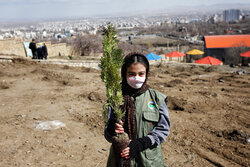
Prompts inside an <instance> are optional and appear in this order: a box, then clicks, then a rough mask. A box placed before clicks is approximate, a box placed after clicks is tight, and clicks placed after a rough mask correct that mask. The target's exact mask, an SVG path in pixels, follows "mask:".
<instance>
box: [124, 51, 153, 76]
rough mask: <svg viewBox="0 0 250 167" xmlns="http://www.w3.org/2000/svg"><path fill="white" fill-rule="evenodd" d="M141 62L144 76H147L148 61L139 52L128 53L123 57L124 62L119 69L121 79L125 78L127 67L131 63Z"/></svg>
mask: <svg viewBox="0 0 250 167" xmlns="http://www.w3.org/2000/svg"><path fill="white" fill-rule="evenodd" d="M134 63H141V64H142V65H144V66H145V68H146V77H148V72H149V62H148V59H147V58H146V57H145V56H144V55H143V54H141V53H130V54H128V55H127V56H126V57H125V58H124V64H123V66H122V70H121V76H122V80H126V78H127V77H126V76H127V69H128V67H129V66H131V64H134Z"/></svg>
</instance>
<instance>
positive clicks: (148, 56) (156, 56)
mask: <svg viewBox="0 0 250 167" xmlns="http://www.w3.org/2000/svg"><path fill="white" fill-rule="evenodd" d="M146 57H147V59H148V60H158V59H161V58H162V57H160V56H158V55H156V54H154V53H149V54H147V55H146Z"/></svg>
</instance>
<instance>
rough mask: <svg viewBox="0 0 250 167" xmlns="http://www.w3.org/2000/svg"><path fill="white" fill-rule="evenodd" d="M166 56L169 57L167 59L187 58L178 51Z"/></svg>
mask: <svg viewBox="0 0 250 167" xmlns="http://www.w3.org/2000/svg"><path fill="white" fill-rule="evenodd" d="M165 56H167V57H183V56H185V54H184V53H180V52H177V51H173V52H171V53H168V54H165Z"/></svg>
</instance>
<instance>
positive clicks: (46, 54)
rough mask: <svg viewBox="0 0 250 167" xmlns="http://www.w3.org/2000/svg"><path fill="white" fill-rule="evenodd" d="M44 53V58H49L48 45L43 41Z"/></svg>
mask: <svg viewBox="0 0 250 167" xmlns="http://www.w3.org/2000/svg"><path fill="white" fill-rule="evenodd" d="M42 55H43V58H44V59H45V60H47V56H48V50H47V46H46V44H45V43H43V46H42Z"/></svg>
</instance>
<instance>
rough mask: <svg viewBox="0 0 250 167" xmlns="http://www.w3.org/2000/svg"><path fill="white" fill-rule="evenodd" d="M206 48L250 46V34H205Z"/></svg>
mask: <svg viewBox="0 0 250 167" xmlns="http://www.w3.org/2000/svg"><path fill="white" fill-rule="evenodd" d="M204 38H205V44H206V48H231V47H241V46H243V47H244V46H245V47H250V35H212V36H204Z"/></svg>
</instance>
